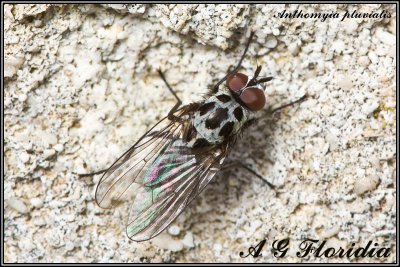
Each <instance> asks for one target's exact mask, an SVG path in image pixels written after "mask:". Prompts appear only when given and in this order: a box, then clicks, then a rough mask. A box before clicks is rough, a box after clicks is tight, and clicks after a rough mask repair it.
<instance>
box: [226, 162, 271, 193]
mask: <svg viewBox="0 0 400 267" xmlns="http://www.w3.org/2000/svg"><path fill="white" fill-rule="evenodd" d="M235 167H241V168H243V169H245V170H247V171H248V172H250V173H251V174H253V175H254V176H256V177H257V178H259V179H261V180H262V181H263V182H264V183H266V184H267V185H268V186H269V187H270V188H271V189H274V190H275V185H273V184H271V183H270V182H269V181H268V180H267V179H265V178H264V177H263V176H262V175H260V174H259V173H257V172H256V171H255V170H253V169H251V168H250V167H249V166H247V165H244V164H243V163H242V162H240V161H233V162H230V163H228V164H226V165H225V166H223V167H222V168H221V170H226V169H232V168H235Z"/></svg>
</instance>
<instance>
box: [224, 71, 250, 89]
mask: <svg viewBox="0 0 400 267" xmlns="http://www.w3.org/2000/svg"><path fill="white" fill-rule="evenodd" d="M247 80H248V77H247V76H246V75H244V74H243V73H239V72H238V73H235V74H232V75H230V76H229V77H228V79H226V86H228V88H229V90H231V91H234V92H236V91H239V90H240V89H242V88H243V87H244V86H245V85H246V84H247Z"/></svg>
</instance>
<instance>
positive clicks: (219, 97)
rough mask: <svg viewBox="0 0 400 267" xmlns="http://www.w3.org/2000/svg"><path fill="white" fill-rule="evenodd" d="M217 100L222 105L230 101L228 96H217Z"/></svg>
mask: <svg viewBox="0 0 400 267" xmlns="http://www.w3.org/2000/svg"><path fill="white" fill-rule="evenodd" d="M217 99H218V100H219V101H221V102H222V103H226V102H229V101H231V100H232V98H231V97H230V96H229V95H217Z"/></svg>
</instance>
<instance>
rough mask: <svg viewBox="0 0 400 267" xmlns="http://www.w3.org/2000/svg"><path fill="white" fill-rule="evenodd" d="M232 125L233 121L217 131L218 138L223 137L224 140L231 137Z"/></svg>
mask: <svg viewBox="0 0 400 267" xmlns="http://www.w3.org/2000/svg"><path fill="white" fill-rule="evenodd" d="M233 125H234V122H233V121H230V122H227V123H225V125H224V126H223V127H222V128H221V130H220V131H219V134H218V135H219V136H223V137H224V138H227V137H229V136H230V135H231V133H232V130H233Z"/></svg>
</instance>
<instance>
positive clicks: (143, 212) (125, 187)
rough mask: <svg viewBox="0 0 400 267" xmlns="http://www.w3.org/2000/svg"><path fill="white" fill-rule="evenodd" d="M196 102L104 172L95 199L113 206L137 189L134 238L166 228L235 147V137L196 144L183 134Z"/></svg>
mask: <svg viewBox="0 0 400 267" xmlns="http://www.w3.org/2000/svg"><path fill="white" fill-rule="evenodd" d="M192 114H193V108H192V107H190V106H186V107H183V108H182V109H180V110H178V111H177V114H176V116H177V117H178V118H179V120H177V121H170V120H168V118H164V119H163V120H161V121H160V122H159V123H158V124H156V125H155V126H154V127H153V128H151V129H150V130H149V131H148V132H147V133H146V134H145V135H143V137H142V138H140V139H139V141H138V142H137V143H136V144H135V145H134V146H132V147H131V148H130V149H129V150H128V151H127V152H125V154H124V155H122V156H121V157H120V158H119V159H118V160H117V161H116V162H115V163H114V164H113V165H112V166H111V167H110V168H109V169H108V170H107V171H106V172H105V174H104V175H103V177H102V178H101V180H100V182H99V184H98V186H97V189H96V201H97V203H98V205H99V206H100V207H102V208H112V207H115V206H117V205H118V204H120V203H121V202H123V201H124V200H127V197H126V196H127V195H129V194H130V195H132V198H133V204H132V207H131V211H130V214H129V222H128V226H127V234H128V236H129V238H131V239H132V240H135V241H143V240H147V239H150V238H152V237H154V236H156V235H157V234H159V233H160V232H161V231H163V230H164V229H165V228H166V227H167V226H168V225H169V224H170V223H171V222H172V221H173V220H174V219H175V218H176V217H177V216H178V215H179V214H180V213H181V212H182V211H183V209H184V208H185V207H186V206H187V205H188V204H189V203H190V202H191V201H192V200H193V199H194V198H195V197H196V196H197V195H198V194H199V193H200V192H201V191H202V190H203V189H204V188H205V186H206V185H207V184H208V183H209V182H210V181H211V179H212V178H213V177H214V175H215V173H216V172H217V171H218V170H219V169H220V167H221V164H222V163H223V160H224V159H225V157H226V156H227V154H228V152H229V150H230V143H224V144H221V145H216V146H206V147H198V148H191V147H188V146H187V143H186V141H185V140H184V139H185V138H184V136H186V132H187V130H188V127H189V126H188V125H189V124H190V120H191V116H192Z"/></svg>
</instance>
